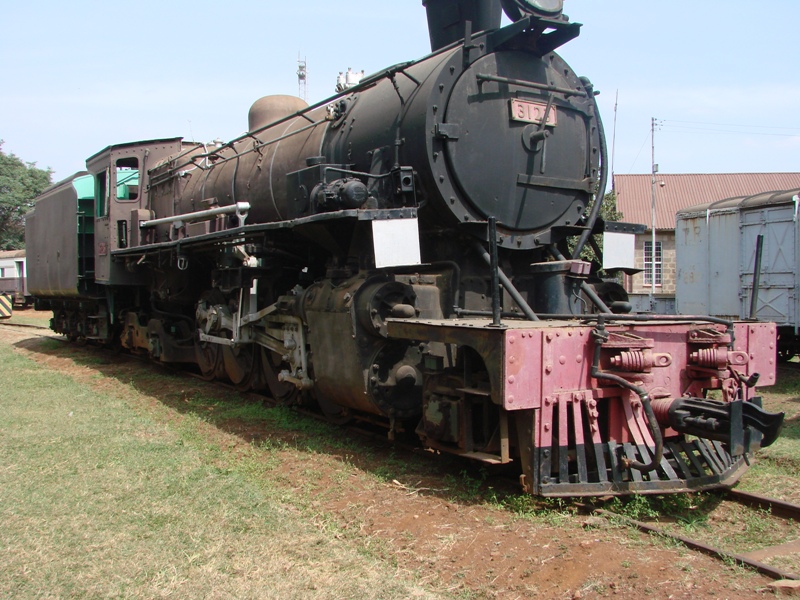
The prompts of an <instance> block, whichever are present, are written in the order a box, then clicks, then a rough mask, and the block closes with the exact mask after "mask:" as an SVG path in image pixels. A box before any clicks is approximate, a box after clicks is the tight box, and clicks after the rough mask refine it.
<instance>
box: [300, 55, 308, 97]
mask: <svg viewBox="0 0 800 600" xmlns="http://www.w3.org/2000/svg"><path fill="white" fill-rule="evenodd" d="M297 87H298V88H299V89H298V92H297V95H298V96H299V97H300V98H302V99H303V100H304V101H305V102H306V103H308V70H307V69H306V59H305V58H300V54H299V53H298V54H297Z"/></svg>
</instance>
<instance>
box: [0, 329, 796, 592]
mask: <svg viewBox="0 0 800 600" xmlns="http://www.w3.org/2000/svg"><path fill="white" fill-rule="evenodd" d="M0 325H2V326H3V327H8V328H21V329H32V330H46V331H50V328H49V327H46V326H43V325H33V324H22V323H9V322H7V321H6V322H0ZM37 335H42V336H44V334H37ZM47 337H54V338H55V339H64V338H62V336H47ZM64 341H67V340H66V339H64ZM128 356H130V357H132V358H136V359H140V360H142V361H148V359H147V357H146V356H142V355H138V354H135V353H129V354H128ZM798 367H800V365H798ZM169 370H175V371H176V372H180V373H182V374H184V375H189V376H191V377H197V378H198V379H204V378H203V377H202V376H200V375H199V374H197V373H193V372H191V371H187V370H186V369H177V368H175V369H169ZM205 381H207V383H210V384H212V385H213V386H215V387H221V388H223V389H226V390H228V391H232V392H236V393H238V394H239V395H241V396H244V397H251V398H252V399H253V400H254V401H260V402H264V403H265V404H267V405H270V406H277V405H279V404H280V403H279V402H277V401H275V400H272V399H271V398H269V397H268V396H265V395H263V394H260V393H258V392H242V391H241V390H237V388H236V386H234V385H232V384H229V383H226V382H223V381H219V380H217V381H208V380H205ZM296 410H298V412H300V413H302V414H303V415H305V416H308V417H311V418H313V419H318V420H320V421H325V420H326V417H325V416H324V415H322V414H321V413H319V412H318V411H314V410H309V409H305V408H302V407H296ZM347 429H348V430H349V431H350V432H351V433H355V434H357V435H360V436H362V437H365V438H370V439H372V440H373V441H384V442H385V441H386V432H385V431H381V432H377V431H376V430H374V429H373V428H372V427H370V424H369V423H361V422H354V423H352V424H350V425H349V426H348V427H347ZM398 445H399V446H400V447H402V448H403V449H405V450H409V451H414V450H418V449H419V447H418V446H416V447H415V446H413V445H411V444H406V443H404V442H403V441H402V440H396V441H395V442H394V446H398ZM724 500H727V501H730V502H735V503H737V504H740V505H743V506H747V507H750V508H753V509H758V510H761V511H766V512H768V513H769V514H770V515H771V516H772V517H775V518H779V519H787V520H792V521H795V522H798V523H800V505H796V504H791V503H789V502H784V501H782V500H778V499H775V498H768V497H765V496H761V495H758V494H753V493H750V492H743V491H740V490H734V489H731V490H728V491H727V492H725V494H724ZM586 508H588V509H589V510H590V511H591V512H592V513H593V514H596V515H599V516H602V517H605V518H609V519H615V520H617V521H621V522H623V523H625V524H627V525H629V526H631V527H635V528H636V529H638V530H640V531H642V532H645V533H649V534H654V535H658V536H663V537H666V538H669V539H672V540H675V541H677V542H680V543H681V544H683V545H684V546H686V547H687V548H690V549H692V550H695V551H698V552H702V553H704V554H707V555H709V556H712V557H715V558H717V559H720V560H723V561H726V562H732V563H734V564H737V565H742V566H746V567H749V568H752V569H754V570H756V571H758V572H759V573H761V574H763V575H766V576H768V577H771V578H773V579H787V580H798V579H800V575H799V574H796V573H792V572H789V571H786V570H783V569H780V568H777V567H774V566H771V565H769V564H766V563H765V562H763V561H764V560H766V559H769V558H770V557H774V556H781V555H786V554H794V553H800V539H798V540H793V541H789V542H787V543H784V544H779V545H777V546H772V547H769V548H764V549H761V550H757V551H753V552H741V553H739V552H729V551H726V550H723V549H720V548H716V547H713V546H711V545H709V544H706V543H704V542H702V541H699V540H696V539H692V538H690V537H687V536H685V535H682V534H678V533H674V532H671V531H669V530H667V529H666V528H664V527H659V526H656V525H653V524H651V523H646V522H643V521H639V520H636V519H633V518H630V517H627V516H625V515H622V514H619V513H617V512H614V511H611V510H608V509H605V508H594V507H591V506H586Z"/></svg>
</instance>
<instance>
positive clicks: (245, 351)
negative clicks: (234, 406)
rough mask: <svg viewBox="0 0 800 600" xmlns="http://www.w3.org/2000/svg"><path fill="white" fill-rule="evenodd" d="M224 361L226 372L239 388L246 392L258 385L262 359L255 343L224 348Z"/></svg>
mask: <svg viewBox="0 0 800 600" xmlns="http://www.w3.org/2000/svg"><path fill="white" fill-rule="evenodd" d="M222 362H223V365H224V367H225V374H226V375H227V376H228V379H230V380H231V383H232V384H233V385H235V386H236V389H237V390H239V391H242V392H246V391H247V390H251V389H253V388H254V387H257V380H258V371H259V367H260V365H259V362H260V361H259V354H258V353H257V352H256V347H255V346H254V345H253V344H246V345H240V346H236V347H230V346H226V347H225V348H223V350H222Z"/></svg>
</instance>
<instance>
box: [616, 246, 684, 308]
mask: <svg viewBox="0 0 800 600" xmlns="http://www.w3.org/2000/svg"><path fill="white" fill-rule="evenodd" d="M652 239H653V238H652V234H650V233H644V234H642V235H637V236H636V255H635V259H634V261H635V265H636V268H637V269H642V270H644V266H645V265H644V243H645V242H649V241H651V240H652ZM658 242H661V255H662V267H661V268H662V284H661V285H656V295H659V296H660V295H669V296H674V295H675V275H676V266H675V232H674V231H672V230H669V231H659V232H656V243H658ZM625 288H626V289H627V291H628V293H629V294H649V293H650V292H651V290H652V286H651V285H650V284H648V285H645V284H644V272H642V273H636V274H635V275H632V276H628V277H626V278H625Z"/></svg>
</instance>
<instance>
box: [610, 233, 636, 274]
mask: <svg viewBox="0 0 800 600" xmlns="http://www.w3.org/2000/svg"><path fill="white" fill-rule="evenodd" d="M635 253H636V236H635V235H633V234H632V233H617V232H614V231H606V232H605V233H604V234H603V268H604V269H633V268H634V267H635V266H636V265H635V262H634V256H635Z"/></svg>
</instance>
